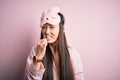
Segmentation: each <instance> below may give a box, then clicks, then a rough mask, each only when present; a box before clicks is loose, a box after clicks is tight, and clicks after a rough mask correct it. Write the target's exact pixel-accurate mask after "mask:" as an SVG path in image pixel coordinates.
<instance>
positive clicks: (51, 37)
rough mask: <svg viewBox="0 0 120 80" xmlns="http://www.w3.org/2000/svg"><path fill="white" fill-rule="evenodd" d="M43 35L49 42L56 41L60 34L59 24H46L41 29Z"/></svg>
mask: <svg viewBox="0 0 120 80" xmlns="http://www.w3.org/2000/svg"><path fill="white" fill-rule="evenodd" d="M41 32H42V35H43V37H45V38H46V39H47V42H48V43H54V42H55V41H56V40H57V38H58V35H59V24H58V25H54V26H53V25H51V24H48V23H46V24H44V25H43V26H42V29H41Z"/></svg>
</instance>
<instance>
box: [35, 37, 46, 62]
mask: <svg viewBox="0 0 120 80" xmlns="http://www.w3.org/2000/svg"><path fill="white" fill-rule="evenodd" d="M46 46H47V39H46V38H44V39H41V40H40V41H39V42H38V44H37V53H36V56H37V57H38V58H39V59H40V60H42V59H43V57H44V55H45V52H46Z"/></svg>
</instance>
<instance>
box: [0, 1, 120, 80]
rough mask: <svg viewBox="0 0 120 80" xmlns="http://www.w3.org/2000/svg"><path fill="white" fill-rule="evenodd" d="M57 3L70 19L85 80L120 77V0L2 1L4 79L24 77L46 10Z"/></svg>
mask: <svg viewBox="0 0 120 80" xmlns="http://www.w3.org/2000/svg"><path fill="white" fill-rule="evenodd" d="M53 6H59V7H60V9H61V12H62V13H63V14H64V16H65V18H66V23H65V32H66V35H67V40H68V43H69V45H70V46H72V47H74V48H75V49H76V50H78V52H79V53H80V55H81V60H82V63H83V68H84V77H85V80H120V0H0V80H22V77H23V73H24V69H25V64H26V59H27V56H28V54H29V52H30V49H31V47H32V46H34V45H36V44H37V42H38V40H39V36H40V27H39V23H40V22H39V20H40V16H41V14H42V11H44V10H45V9H48V8H51V7H53ZM78 64H79V63H78Z"/></svg>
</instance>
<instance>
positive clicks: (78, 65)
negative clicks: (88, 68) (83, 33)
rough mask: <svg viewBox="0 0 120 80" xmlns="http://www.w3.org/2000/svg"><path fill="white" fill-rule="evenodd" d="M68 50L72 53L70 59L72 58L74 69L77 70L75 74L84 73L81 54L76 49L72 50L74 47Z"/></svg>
mask: <svg viewBox="0 0 120 80" xmlns="http://www.w3.org/2000/svg"><path fill="white" fill-rule="evenodd" d="M68 50H69V53H70V58H71V61H72V64H73V67H74V69H75V73H79V72H83V68H82V61H81V56H80V53H79V52H78V51H77V50H76V49H75V48H72V47H69V48H68Z"/></svg>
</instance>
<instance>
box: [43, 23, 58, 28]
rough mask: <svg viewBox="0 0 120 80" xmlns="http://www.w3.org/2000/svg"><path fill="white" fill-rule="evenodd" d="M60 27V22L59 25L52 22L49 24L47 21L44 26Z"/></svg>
mask: <svg viewBox="0 0 120 80" xmlns="http://www.w3.org/2000/svg"><path fill="white" fill-rule="evenodd" d="M47 26H48V27H59V24H58V25H52V24H49V23H46V24H44V25H43V26H42V27H47Z"/></svg>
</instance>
